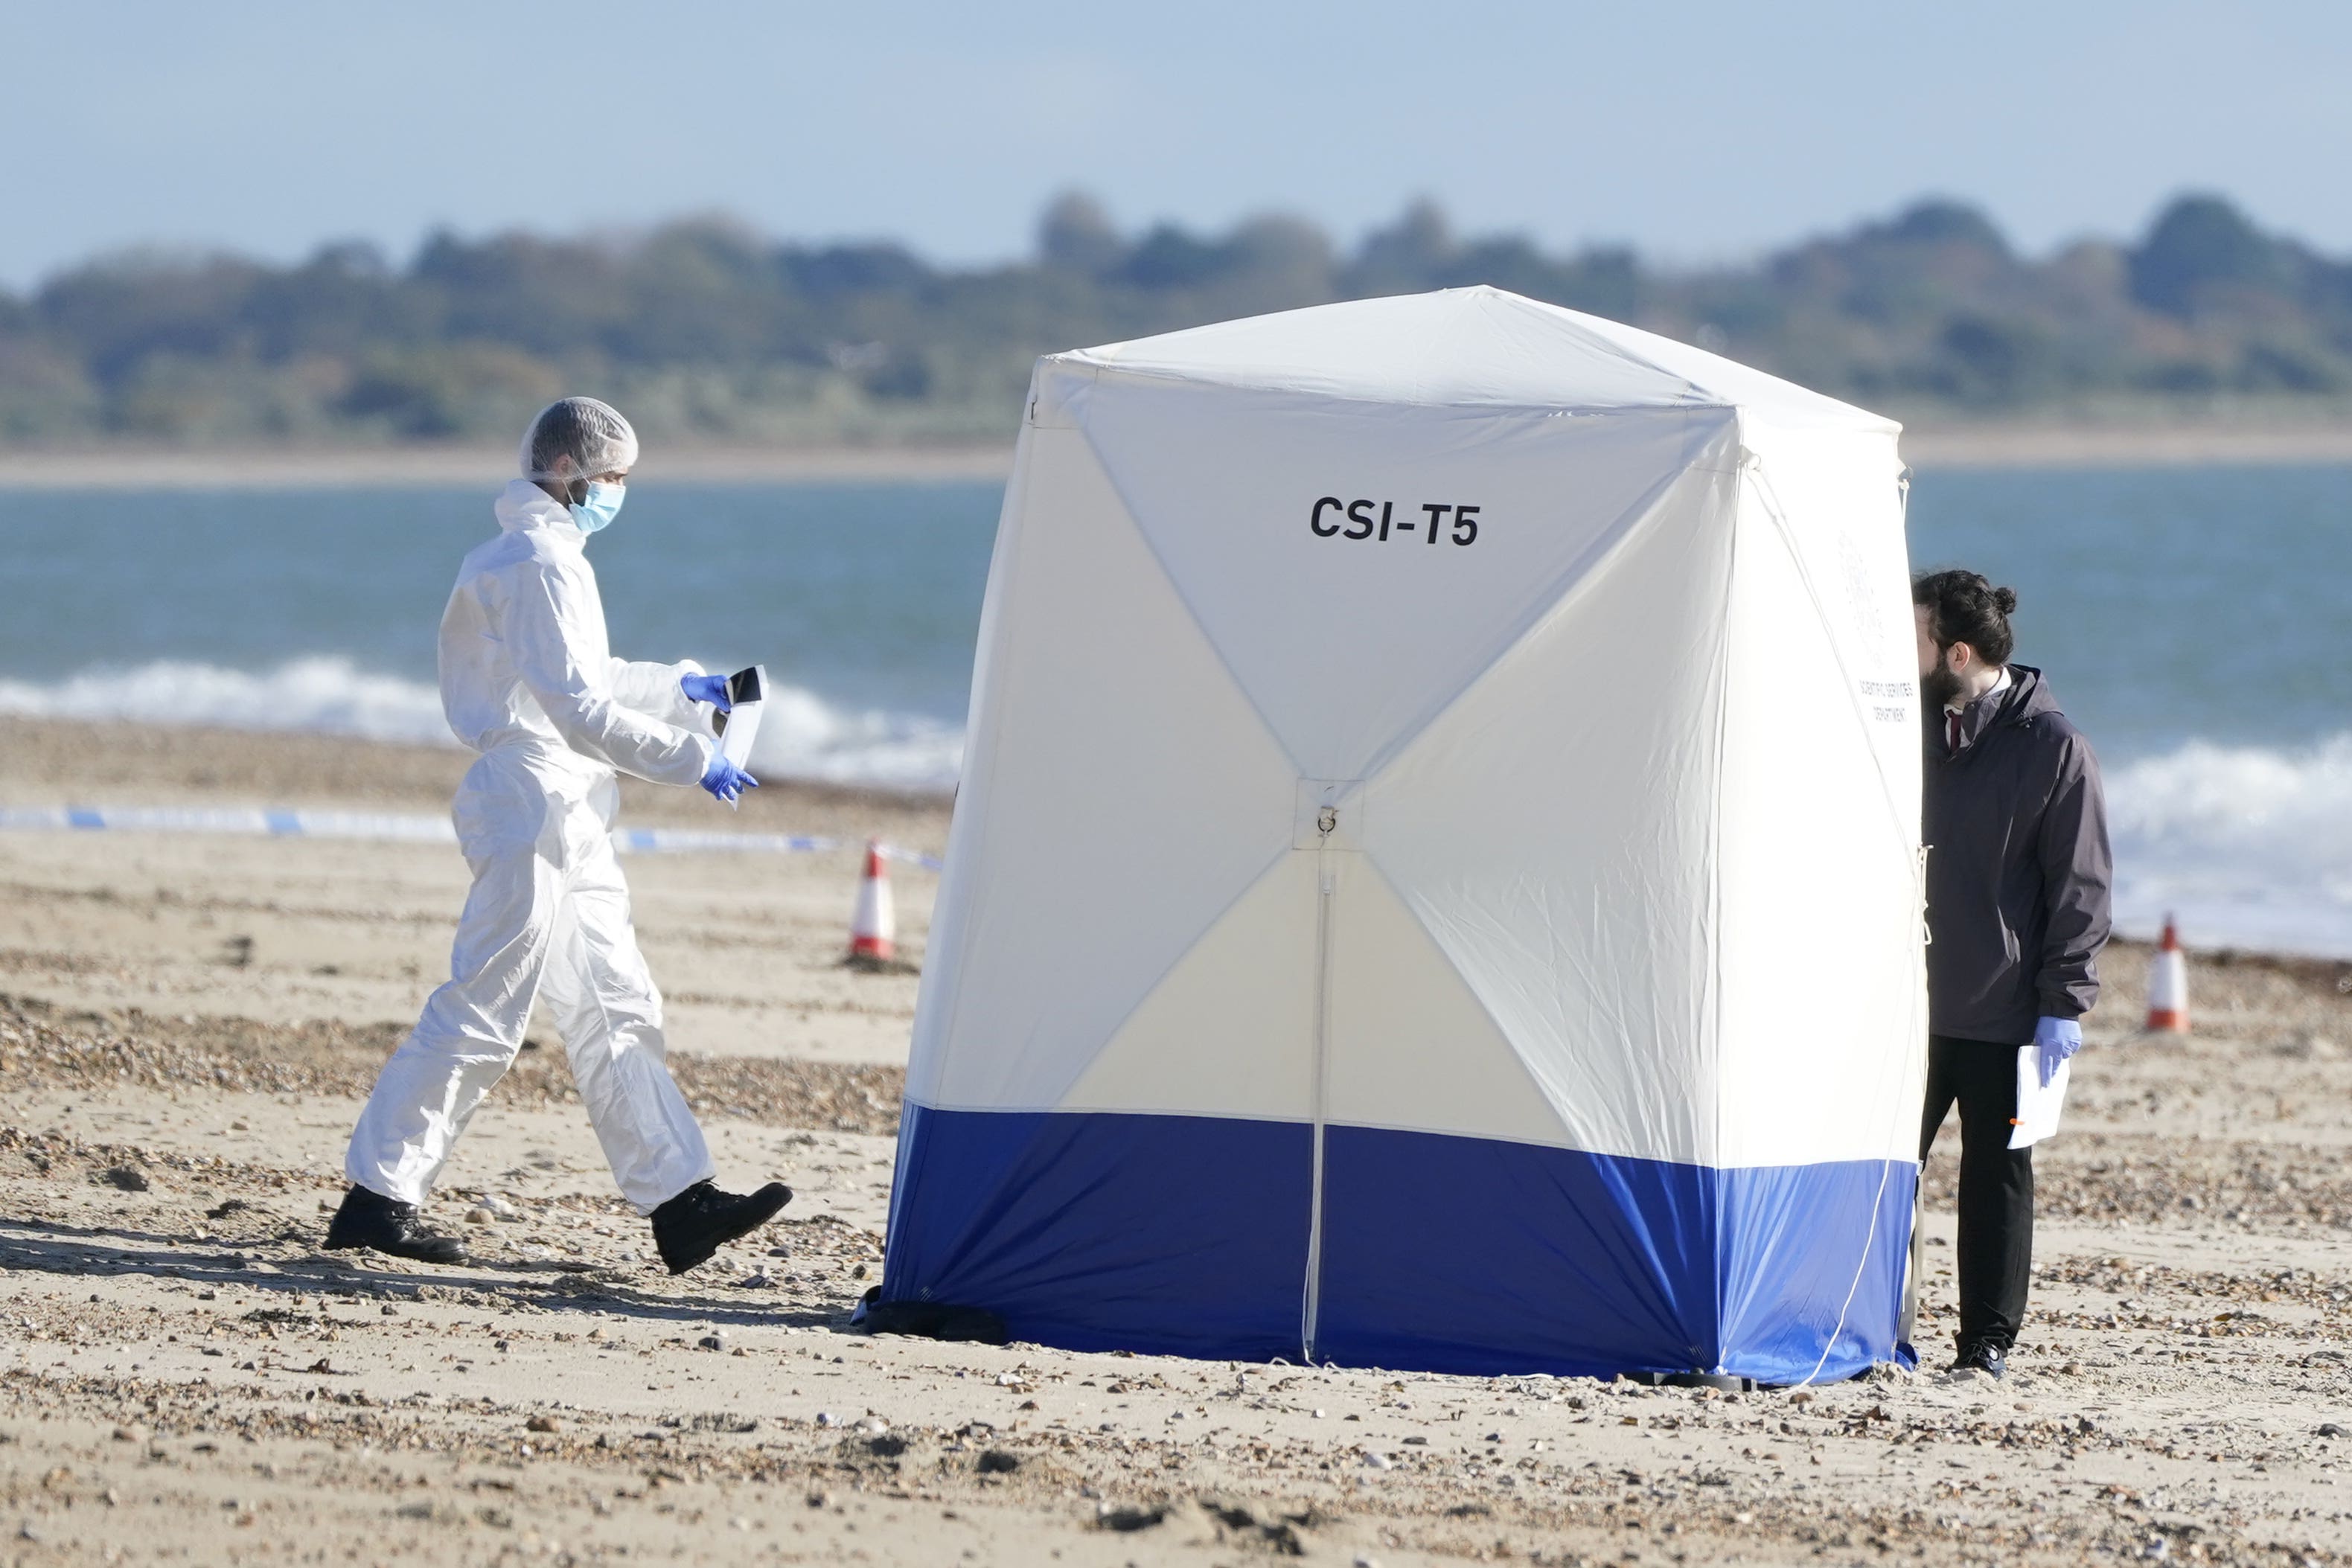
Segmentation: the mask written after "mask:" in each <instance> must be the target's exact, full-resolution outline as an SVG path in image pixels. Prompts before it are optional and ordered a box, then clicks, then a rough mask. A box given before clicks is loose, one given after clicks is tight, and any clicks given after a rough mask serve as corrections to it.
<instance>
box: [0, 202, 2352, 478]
mask: <svg viewBox="0 0 2352 1568" xmlns="http://www.w3.org/2000/svg"><path fill="white" fill-rule="evenodd" d="M1474 283H1490V284H1495V285H1497V286H1499V287H1505V288H1510V289H1515V290H1517V291H1518V292H1520V293H1522V294H1528V295H1532V296H1534V297H1535V298H1539V299H1549V300H1554V301H1557V302H1558V303H1559V304H1562V305H1567V306H1571V307H1573V308H1577V309H1580V310H1589V311H1592V312H1594V313H1596V314H1599V315H1602V316H1608V317H1612V318H1615V319H1619V320H1624V321H1631V322H1635V323H1638V324H1640V325H1642V326H1645V327H1648V328H1650V329H1653V330H1655V331H1659V332H1663V333H1665V334H1667V335H1668V336H1671V337H1675V338H1679V339H1683V340H1687V341H1690V342H1695V343H1698V344H1701V345H1703V346H1706V347H1708V348H1712V349H1717V350H1721V351H1723V352H1726V353H1729V354H1732V355H1734V356H1736V357H1738V358H1739V359H1742V360H1746V361H1749V362H1751V363H1754V364H1758V365H1760V366H1763V367H1765V368H1767V369H1769V370H1772V371H1778V372H1779V373H1780V374H1782V375H1785V376H1790V377H1792V378H1794V379H1795V380H1797V381H1800V382H1805V383H1806V384H1808V385H1811V386H1814V387H1818V388H1820V389H1822V391H1825V392H1832V393H1836V394H1839V395H1843V396H1848V397H1852V398H1854V399H1856V400H1859V401H1863V402H1873V403H1876V404H1879V405H1881V406H1884V407H1886V408H1889V409H1891V410H1892V411H1894V412H1897V413H1904V412H1914V411H1919V410H1922V409H1939V410H1960V409H1965V410H1981V411H1988V412H2000V411H2011V410H2023V409H2029V408H2034V407H2048V406H2051V405H2053V404H2057V403H2074V404H2106V403H2152V402H2183V401H2198V402H2208V403H2210V402H2212V401H2213V400H2216V399H2226V398H2240V397H2245V396H2253V395H2259V396H2263V397H2265V398H2283V397H2296V398H2308V399H2323V398H2329V397H2335V396H2341V395H2343V394H2346V393H2347V392H2352V262H2345V261H2336V260H2331V259H2329V258H2327V257H2326V256H2320V255H2318V254H2316V253H2315V252H2314V251H2312V250H2311V249H2309V248H2308V247H2306V246H2303V245H2301V244H2298V243H2296V242H2295V241H2294V240H2291V239H2287V238H2284V237H2281V236H2278V235H2269V234H2265V233H2263V232H2262V231H2261V230H2259V229H2258V228H2256V227H2255V226H2254V225H2252V223H2250V222H2249V221H2248V220H2247V219H2246V218H2245V216H2244V215H2243V214H2241V213H2240V212H2239V211H2238V210H2237V209H2236V208H2235V207H2233V206H2231V204H2229V203H2228V202H2226V201H2223V200H2221V199H2220V198H2217V197H2212V196H2185V197H2182V198H2180V199H2179V200H2178V201H2176V202H2174V203H2173V204H2171V205H2169V206H2168V207H2167V208H2166V209H2165V211H2164V212H2163V213H2161V214H2159V215H2158V217H2157V219H2156V221H2155V222H2154V223H2153V224H2152V225H2150V227H2149V229H2148V231H2147V234H2146V235H2144V236H2142V237H2141V238H2140V240H2139V241H2138V243H2137V244H2133V245H2124V244H2114V243H2107V242H2104V241H2085V242H2083V243H2080V244H2077V245H2074V246H2069V247H2067V248H2066V249H2064V250H2063V251H2061V252H2059V253H2058V254H2056V255H2054V256H2046V257H2039V258H2037V257H2032V256H2021V255H2020V254H2019V253H2018V252H2017V251H2016V250H2015V249H2014V248H2013V247H2012V246H2011V245H2010V244H2009V242H2008V241H2007V239H2006V238H2005V237H2004V236H2003V235H2001V233H2000V230H1999V229H1998V228H1996V227H1995V226H1994V225H1992V223H1991V222H1990V220H1988V219H1987V218H1986V217H1985V215H1984V214H1982V213H1980V212H1978V211H1977V210H1975V209H1974V208H1971V207H1968V206H1964V205H1960V204H1955V203H1951V202H1945V201H1927V202H1921V203H1919V204H1916V205H1914V206H1912V207H1910V208H1909V209H1907V210H1906V211H1905V212H1903V213H1901V214H1897V215H1896V216H1895V217H1893V218H1892V219H1890V220H1888V221H1885V222H1882V223H1872V224H1866V225H1863V226H1861V227H1859V228H1856V229H1854V230H1853V231H1852V232H1850V233H1847V234H1843V235H1834V236H1831V237H1827V238H1821V239H1815V240H1811V241H1808V242H1806V243H1804V244H1801V245H1798V246H1794V247H1792V248H1790V249H1788V250H1785V251H1781V252H1780V253H1778V254H1775V255H1772V256H1768V257H1766V258H1765V259H1764V260H1763V261H1762V262H1760V263H1759V264H1757V265H1754V266H1751V267H1736V268H1735V267H1727V268H1719V269H1713V270H1696V271H1693V270H1682V271H1675V270H1666V269H1662V268H1659V267H1654V266H1650V265H1647V264H1645V263H1644V262H1643V260H1642V259H1641V257H1640V256H1637V255H1636V254H1635V253H1634V252H1633V251H1632V250H1630V249H1625V248H1620V247H1595V248H1590V249H1587V250H1584V251H1582V252H1580V253H1578V254H1576V255H1572V256H1554V255H1548V254H1546V253H1545V252H1544V251H1542V250H1540V249H1538V247H1537V246H1534V245H1531V244H1529V243H1528V241H1526V240H1524V239H1519V238H1514V237H1509V236H1490V237H1486V238H1465V237H1461V236H1457V235H1455V234H1454V232H1453V230H1452V228H1451V227H1450V226H1449V225H1448V224H1447V223H1446V221H1445V218H1444V214H1442V213H1440V212H1439V211H1438V210H1437V209H1436V208H1435V207H1434V206H1432V205H1430V204H1425V203H1424V204H1416V205H1414V206H1412V207H1411V208H1409V209H1408V210H1407V211H1406V212H1405V213H1404V214H1402V216H1401V217H1400V218H1399V219H1398V220H1397V221H1396V222H1395V223H1394V224H1392V225H1389V226H1387V227H1384V228H1381V229H1379V230H1377V231H1375V232H1374V233H1372V234H1370V235H1368V236H1366V237H1365V238H1364V240H1363V241H1362V243H1360V245H1358V246H1356V247H1355V248H1354V249H1353V250H1352V251H1348V250H1343V249H1342V248H1340V247H1339V246H1336V245H1335V244H1334V243H1333V242H1332V240H1331V238H1330V236H1328V235H1326V234H1324V233H1323V232H1322V231H1321V230H1320V229H1318V228H1317V227H1315V226H1314V225H1311V224H1307V223H1304V222H1301V221H1299V220H1297V219H1295V218H1286V217H1265V218H1255V219H1252V220H1250V221H1248V222H1245V223H1243V224H1241V225H1238V226H1236V227H1234V228H1233V229H1232V230H1230V231H1229V232H1226V233H1224V234H1220V235H1200V234H1194V233H1191V232H1188V231H1187V230H1185V229H1182V228H1180V227H1177V226H1175V225H1160V226H1159V227H1157V228H1153V229H1150V230H1149V231H1148V232H1145V233H1142V234H1139V235H1132V234H1123V233H1121V232H1120V231H1119V230H1118V228H1117V227H1116V226H1115V225H1112V224H1111V223H1110V222H1109V221H1108V219H1107V218H1106V217H1105V216H1104V214H1103V213H1102V211H1101V209H1100V208H1099V207H1097V205H1096V204H1094V203H1093V202H1091V201H1089V200H1087V198H1085V197H1083V196H1077V195H1072V196H1066V197H1064V198H1062V199H1060V200H1059V201H1057V202H1055V204H1053V205H1052V206H1051V207H1050V208H1049V209H1048V210H1047V212H1046V213H1045V217H1044V219H1043V220H1042V222H1041V223H1040V225H1039V226H1038V235H1037V248H1036V254H1035V256H1034V257H1033V258H1032V259H1029V260H1026V261H1023V262H1020V263H1016V264H1013V265H1010V266H1003V267H982V268H974V269H953V268H942V267H933V266H931V265H929V264H928V263H927V262H925V261H924V260H923V259H922V258H921V257H919V256H915V255H913V254H912V253H910V252H909V251H908V250H907V249H905V248H904V247H902V246H896V245H890V244H867V245H835V246H804V245H794V244H777V243H775V242H772V241H770V240H767V239H764V238H762V237H761V236H759V235H755V234H752V233H751V232H750V231H748V230H747V229H745V228H743V227H742V226H740V225H736V224H734V223H731V222H728V221H725V220H715V219H714V220H696V221H688V222H679V223H673V224H670V225H667V226H664V227H661V228H658V229H656V230H654V231H652V232H651V233H648V234H646V235H641V236H637V237H634V238H630V239H627V240H625V241H615V240H604V239H546V238H541V237H538V236H535V235H525V234H508V235H496V236H493V237H490V238H487V239H480V240H467V239H463V238H460V237H458V236H457V235H451V234H442V235H436V236H435V237H433V238H432V239H431V240H429V241H428V242H426V243H425V246H423V247H422V248H421V249H420V250H419V251H418V252H417V254H416V256H415V258H414V259H413V260H411V261H410V262H409V263H408V264H407V265H406V266H404V267H401V266H395V265H394V264H393V263H391V262H390V261H389V260H387V259H386V258H385V257H384V256H383V254H382V253H380V252H379V251H377V250H375V249H374V248H373V247H371V246H365V245H349V244H347V245H331V246H325V247H324V248H322V249H320V251H319V252H318V253H317V254H316V255H315V256H311V257H310V259H309V260H307V261H305V262H303V263H301V264H299V266H293V267H269V266H265V265H262V264H260V263H257V262H254V261H248V260H243V259H239V258H236V257H233V256H173V255H163V254H152V253H142V254H134V255H127V256H112V257H109V258H106V259H103V260H100V261H94V262H91V263H89V264H88V265H85V266H82V267H76V268H74V269H72V270H70V271H68V272H65V273H63V274H60V275H59V276H58V277H54V278H51V279H50V280H49V281H48V282H47V283H46V284H44V285H42V286H41V287H39V288H37V290H35V291H34V292H33V293H32V294H31V295H30V296H29V297H28V298H16V297H14V296H11V295H8V294H5V293H0V438H5V439H8V440H11V441H14V442H16V443H20V444H26V443H43V444H49V443H58V444H66V443H80V442H85V441H91V440H110V439H114V440H142V441H168V442H174V443H185V444H232V443H234V444H258V443H276V442H287V441H300V442H343V441H352V440H365V441H384V440H417V439H450V438H474V437H486V436H505V435H509V434H512V433H513V432H514V431H516V430H517V429H519V428H520V425H521V423H522V422H523V420H524V418H525V417H526V416H527V415H528V413H530V410H531V409H533V408H535V407H537V406H538V405H539V404H540V403H541V402H544V401H545V400H546V399H548V398H550V397H551V396H554V395H557V394H559V393H562V392H596V393H598V394H600V395H604V396H606V397H609V398H611V399H612V400H613V401H614V402H618V403H620V404H621V405H622V406H623V407H624V408H625V409H626V410H627V411H628V412H629V413H630V414H631V415H632V416H633V417H635V418H636V419H637V420H638V421H639V422H640V423H641V424H643V425H644V426H645V427H646V428H647V429H648V430H649V431H653V432H659V433H663V434H684V435H691V436H695V437H698V438H703V439H709V440H720V441H724V440H735V441H741V440H755V441H783V442H802V443H813V442H825V441H843V440H848V441H890V440H926V439H928V440H940V439H959V438H997V437H1002V436H1004V435H1006V434H1009V433H1010V431H1011V429H1012V427H1013V423H1014V421H1015V419H1016V417H1017V413H1018V410H1019V400H1020V396H1021V392H1022V389H1023V387H1024V385H1025V383H1026V381H1027V377H1028V372H1029V364H1030V361H1032V360H1033V359H1034V357H1035V356H1036V355H1037V354H1039V353H1041V352H1045V351H1050V350H1056V349H1064V348H1072V347H1078V346H1083V345H1087V344H1092V343H1099V342H1107V341H1111V340H1118V339H1124V338H1132V337H1137V336H1140V335H1143V334H1146V333H1151V332H1160V331H1166V330H1169V329H1173V328H1178V327H1184V326H1190V325H1193V324H1196V323H1199V322H1203V321H1213V320H1217V319H1223V318H1227V317H1234V316H1245V315H1252V314H1255V313H1258V312H1261V311H1267V310H1280V309H1286V308H1292V307H1296V306H1302V305H1312V304H1318V303H1321V302H1323V301H1327V300H1333V299H1346V298H1361V297H1364V296H1368V295H1380V294H1394V293H1402V292H1409V291H1413V290H1419V289H1426V288H1444V287H1454V286H1457V285H1464V284H1474Z"/></svg>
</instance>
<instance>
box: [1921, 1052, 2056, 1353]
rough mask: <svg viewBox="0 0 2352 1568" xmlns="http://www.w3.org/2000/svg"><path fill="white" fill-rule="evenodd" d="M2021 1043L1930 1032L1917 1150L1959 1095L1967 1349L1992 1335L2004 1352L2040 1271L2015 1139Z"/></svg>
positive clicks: (1963, 1343)
mask: <svg viewBox="0 0 2352 1568" xmlns="http://www.w3.org/2000/svg"><path fill="white" fill-rule="evenodd" d="M2017 1051H2018V1048H2017V1047H2016V1046H2014V1045H1993V1044H1990V1043H1988V1042H1986V1041H1984V1040H1955V1039H1953V1038H1951V1037H1950V1036H1949V1035H1941V1034H1937V1035H1930V1036H1928V1037H1927V1109H1926V1111H1925V1113H1923V1114H1922V1115H1921V1116H1920V1118H1919V1157H1920V1158H1921V1159H1922V1160H1925V1159H1926V1158H1927V1148H1928V1145H1931V1144H1933V1143H1934V1142H1935V1141H1936V1129H1937V1128H1938V1127H1940V1126H1942V1125H1943V1124H1944V1113H1946V1112H1947V1111H1949V1110H1950V1109H1951V1108H1952V1102H1953V1101H1955V1100H1957V1101H1958V1102H1959V1104H1960V1247H1959V1252H1960V1256H1959V1275H1960V1334H1959V1343H1960V1348H1961V1349H1962V1350H1964V1351H1965V1350H1966V1349H1967V1348H1968V1347H1969V1346H1970V1345H1973V1344H1976V1343H1979V1342H1983V1341H1990V1343H1993V1344H1996V1345H1998V1346H2000V1348H2001V1349H2002V1350H2004V1351H2006V1350H2008V1349H2009V1347H2010V1346H2011V1345H2012V1344H2015V1343H2017V1331H2018V1327H2019V1325H2020V1324H2021V1323H2022V1322H2024V1320H2025V1292H2026V1287H2027V1286H2028V1284H2029V1283H2031V1281H2032V1276H2033V1151H2032V1149H2031V1148H2023V1149H2012V1148H2011V1147H2010V1146H2009V1137H2010V1133H2011V1126H2010V1118H2011V1117H2012V1116H2014V1115H2016V1114H2017Z"/></svg>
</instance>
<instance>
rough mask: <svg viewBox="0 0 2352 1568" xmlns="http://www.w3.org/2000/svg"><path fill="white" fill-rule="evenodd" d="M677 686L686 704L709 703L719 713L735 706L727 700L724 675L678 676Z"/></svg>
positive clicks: (726, 711)
mask: <svg viewBox="0 0 2352 1568" xmlns="http://www.w3.org/2000/svg"><path fill="white" fill-rule="evenodd" d="M677 685H678V689H679V690H680V691H682V692H684V693H685V694H686V700H687V701H688V702H691V703H709V705H710V706H712V707H715V708H717V709H718V710H719V712H720V713H728V712H730V711H732V710H733V708H734V706H735V705H734V704H733V703H731V702H730V701H728V700H727V677H726V676H724V675H680V676H678V678H677ZM703 782H704V783H706V784H708V783H709V779H704V780H703Z"/></svg>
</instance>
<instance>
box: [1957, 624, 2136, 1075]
mask: <svg viewBox="0 0 2352 1568" xmlns="http://www.w3.org/2000/svg"><path fill="white" fill-rule="evenodd" d="M2009 677H2010V680H2011V683H2012V684H2011V686H2010V688H2009V690H2007V691H2005V692H2002V693H2000V695H1998V696H1994V697H1989V698H1986V699H1984V700H1981V701H1979V702H1977V703H1974V704H1971V705H1970V706H1969V709H1968V711H1967V712H1966V713H1965V714H1963V715H1962V716H1961V717H1960V749H1959V750H1958V752H1957V753H1948V752H1947V750H1946V748H1945V745H1944V727H1945V726H1944V710H1943V708H1942V707H1940V706H1930V707H1929V708H1928V710H1927V714H1926V715H1925V719H1926V730H1927V735H1926V741H1927V758H1926V761H1927V768H1926V790H1925V799H1924V800H1923V802H1922V804H1923V808H1924V809H1923V811H1922V814H1921V817H1920V823H1919V836H1920V838H1921V840H1922V841H1924V842H1926V843H1927V844H1928V845H1929V846H1930V847H1929V849H1928V852H1927V936H1928V943H1927V1028H1928V1031H1929V1032H1930V1033H1933V1034H1942V1035H1951V1036H1954V1037H1956V1038H1958V1039H1960V1040H1991V1041H1994V1042H1996V1043H1999V1044H2002V1045H2022V1044H2024V1043H2025V1042H2026V1041H2028V1040H2032V1038H2033V1026H2034V1023H2035V1021H2036V1020H2037V1019H2040V1018H2042V1016H2043V1015H2044V1014H2047V1015H2049V1016H2051V1017H2053V1018H2069V1019H2071V1018H2079V1017H2081V1016H2082V1015H2083V1014H2084V1013H2086V1012H2089V1011H2090V1010H2091V1005H2092V1004H2093V1003H2094V1002H2095V1001H2097V1000H2098V999H2099V968H2098V959H2099V949H2100V948H2102V947H2104V946H2106V942H2107V924H2108V921H2107V894H2108V887H2109V884H2110V883H2112V882H2113V881H2114V877H2115V861H2114V857H2113V856H2112V855H2111V854H2110V853H2109V852H2108V850H2107V806H2106V800H2105V796H2104V795H2103V794H2102V793H2101V792H2100V789H2099V763H2098V758H2095V757H2094V756H2092V755H2091V744H2090V742H2088V741H2086V740H2084V738H2083V736H2082V732H2081V731H2079V730H2077V729H2076V728H2075V727H2074V726H2073V725H2072V724H2069V723H2068V722H2067V721H2066V716H2065V715H2064V714H2063V713H2061V712H2059V711H2058V703H2057V699H2056V698H2055V697H2053V695H2051V691H2050V685H2049V683H2048V682H2047V681H2044V680H2043V679H2042V672H2041V671H2039V670H2036V669H2032V668H2030V667H2028V666H2026V665H2024V664H2011V666H2010V667H2009Z"/></svg>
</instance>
